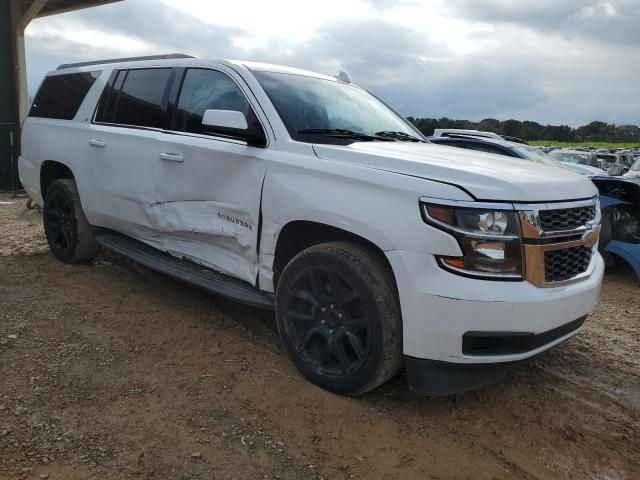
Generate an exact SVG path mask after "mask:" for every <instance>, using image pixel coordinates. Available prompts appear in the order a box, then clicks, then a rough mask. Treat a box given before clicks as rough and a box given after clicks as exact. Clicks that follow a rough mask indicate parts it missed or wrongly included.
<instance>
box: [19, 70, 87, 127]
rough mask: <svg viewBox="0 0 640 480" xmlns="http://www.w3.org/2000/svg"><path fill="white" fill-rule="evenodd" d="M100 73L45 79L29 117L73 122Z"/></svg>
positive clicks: (74, 74)
mask: <svg viewBox="0 0 640 480" xmlns="http://www.w3.org/2000/svg"><path fill="white" fill-rule="evenodd" d="M99 75H100V72H86V73H71V74H67V75H53V76H50V77H47V78H45V79H44V82H42V86H41V87H40V90H38V94H37V95H36V98H35V100H34V101H33V105H32V106H31V111H30V112H29V115H30V116H32V117H41V118H56V119H60V120H73V118H74V117H75V116H76V113H78V109H79V108H80V105H81V104H82V101H83V100H84V97H85V96H86V95H87V92H88V91H89V89H90V88H91V86H92V85H93V82H95V81H96V78H98V76H99Z"/></svg>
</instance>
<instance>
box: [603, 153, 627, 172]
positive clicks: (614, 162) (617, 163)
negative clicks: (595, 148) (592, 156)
mask: <svg viewBox="0 0 640 480" xmlns="http://www.w3.org/2000/svg"><path fill="white" fill-rule="evenodd" d="M596 156H597V157H598V161H599V163H600V168H602V169H603V170H606V172H607V173H608V174H609V175H611V176H620V175H624V174H625V173H626V172H628V171H629V167H628V166H627V164H626V161H625V159H624V158H623V157H622V156H621V155H620V154H617V153H602V152H598V153H596Z"/></svg>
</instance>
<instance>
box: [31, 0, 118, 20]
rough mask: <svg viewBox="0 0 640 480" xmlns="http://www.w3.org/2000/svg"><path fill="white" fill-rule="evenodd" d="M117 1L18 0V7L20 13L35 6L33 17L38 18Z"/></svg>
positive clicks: (116, 0)
mask: <svg viewBox="0 0 640 480" xmlns="http://www.w3.org/2000/svg"><path fill="white" fill-rule="evenodd" d="M119 1H121V0H20V7H21V10H22V12H21V13H22V15H24V14H25V13H27V12H28V11H29V9H30V8H36V9H37V11H38V13H37V14H36V16H35V18H39V17H46V16H48V15H55V14H56V13H64V12H70V11H73V10H79V9H81V8H89V7H96V6H98V5H105V4H107V3H114V2H119Z"/></svg>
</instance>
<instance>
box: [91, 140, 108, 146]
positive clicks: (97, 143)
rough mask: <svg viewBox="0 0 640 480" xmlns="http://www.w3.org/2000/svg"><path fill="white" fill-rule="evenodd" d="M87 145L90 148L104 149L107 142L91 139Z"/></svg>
mask: <svg viewBox="0 0 640 480" xmlns="http://www.w3.org/2000/svg"><path fill="white" fill-rule="evenodd" d="M89 145H91V146H92V147H98V148H104V147H106V146H107V142H105V141H104V140H97V139H92V140H89Z"/></svg>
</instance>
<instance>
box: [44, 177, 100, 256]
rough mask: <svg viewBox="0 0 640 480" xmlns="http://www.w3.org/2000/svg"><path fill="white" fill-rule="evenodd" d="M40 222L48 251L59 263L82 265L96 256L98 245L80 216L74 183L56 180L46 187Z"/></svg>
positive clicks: (83, 218) (84, 218) (66, 180)
mask: <svg viewBox="0 0 640 480" xmlns="http://www.w3.org/2000/svg"><path fill="white" fill-rule="evenodd" d="M42 218H43V222H44V232H45V235H46V237H47V242H48V243H49V248H51V251H52V252H53V255H54V256H55V257H56V258H57V259H58V260H60V261H61V262H64V263H80V262H86V261H89V260H91V259H93V258H94V257H95V256H96V255H97V254H98V251H99V250H100V245H99V244H98V242H97V241H96V239H95V235H94V233H93V228H92V227H91V225H89V222H87V218H86V217H85V215H84V212H83V210H82V204H81V203H80V196H79V195H78V187H77V186H76V182H75V181H74V180H69V179H64V180H56V181H55V182H53V183H52V184H51V185H50V186H49V188H48V189H47V191H46V193H45V198H44V208H43V212H42Z"/></svg>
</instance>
